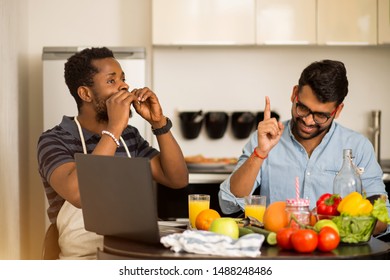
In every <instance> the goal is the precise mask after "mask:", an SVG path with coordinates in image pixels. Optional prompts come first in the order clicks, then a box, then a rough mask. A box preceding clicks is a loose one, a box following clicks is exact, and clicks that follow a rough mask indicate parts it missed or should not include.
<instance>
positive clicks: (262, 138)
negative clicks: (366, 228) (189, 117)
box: [219, 60, 390, 234]
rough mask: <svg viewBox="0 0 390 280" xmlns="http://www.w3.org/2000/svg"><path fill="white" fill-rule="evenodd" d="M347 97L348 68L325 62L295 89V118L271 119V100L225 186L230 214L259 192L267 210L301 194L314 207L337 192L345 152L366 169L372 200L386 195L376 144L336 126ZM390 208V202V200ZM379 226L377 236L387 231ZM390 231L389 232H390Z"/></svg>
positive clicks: (224, 207) (222, 189) (224, 204)
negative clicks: (251, 195) (351, 154)
mask: <svg viewBox="0 0 390 280" xmlns="http://www.w3.org/2000/svg"><path fill="white" fill-rule="evenodd" d="M347 93H348V79H347V74H346V69H345V66H344V64H343V63H342V62H340V61H333V60H323V61H318V62H314V63H312V64H310V65H309V66H307V67H306V68H305V69H304V70H303V72H302V74H301V77H300V79H299V83H298V85H296V86H294V87H293V90H292V94H291V98H290V100H291V103H292V104H291V119H290V120H288V121H285V122H283V123H282V122H278V121H277V120H276V119H275V118H271V105H270V99H269V97H266V105H265V110H264V120H263V121H261V122H259V124H258V126H257V131H256V132H254V133H253V134H252V135H251V137H250V140H249V142H248V143H247V144H246V145H245V146H244V148H243V153H242V155H241V156H240V158H239V161H238V164H237V166H236V168H235V170H234V171H233V173H232V174H231V175H230V176H229V177H228V178H227V179H226V180H225V181H224V182H223V183H222V184H221V186H220V191H219V202H220V206H221V209H222V211H223V212H224V213H225V214H232V213H235V212H237V211H239V210H242V209H243V208H244V199H243V198H244V197H245V196H247V195H250V194H253V193H254V192H255V191H257V189H258V188H259V189H260V194H261V195H265V196H266V197H267V205H269V204H270V203H272V202H275V201H285V200H286V199H288V198H295V196H296V188H295V185H296V182H295V178H296V177H299V191H300V195H301V197H303V198H309V200H310V208H311V209H312V208H314V207H315V203H316V201H317V200H318V198H319V197H320V196H321V195H322V194H324V193H332V192H333V180H334V178H335V176H336V174H337V172H338V171H339V170H340V169H341V166H342V162H343V149H352V152H353V154H354V163H355V164H356V165H357V166H358V167H359V168H361V170H364V172H363V174H362V175H361V178H362V185H363V189H364V191H365V192H366V193H367V196H373V195H378V194H387V193H386V191H385V185H384V183H383V181H382V175H383V174H382V170H381V167H380V165H379V164H378V162H377V160H376V157H375V153H374V149H373V147H372V144H371V142H370V141H369V140H368V139H367V138H366V137H364V136H363V135H361V134H359V133H357V132H354V131H352V130H350V129H348V128H345V127H343V126H341V125H340V124H338V123H336V122H334V119H337V118H338V117H339V115H340V113H341V111H342V110H343V107H344V103H343V101H344V98H345V97H346V96H347ZM387 207H388V209H390V207H389V202H388V201H387ZM386 228H387V226H386V224H383V223H380V222H378V223H377V227H376V229H375V231H374V234H379V233H382V232H385V231H386ZM388 231H390V230H388Z"/></svg>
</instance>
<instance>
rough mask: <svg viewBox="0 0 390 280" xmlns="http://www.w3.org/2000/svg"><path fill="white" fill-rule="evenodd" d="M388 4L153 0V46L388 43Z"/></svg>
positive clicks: (380, 0)
mask: <svg viewBox="0 0 390 280" xmlns="http://www.w3.org/2000/svg"><path fill="white" fill-rule="evenodd" d="M389 2H390V0H152V42H153V45H161V46H169V45H172V46H185V45H216V46H217V45H377V44H390V4H389Z"/></svg>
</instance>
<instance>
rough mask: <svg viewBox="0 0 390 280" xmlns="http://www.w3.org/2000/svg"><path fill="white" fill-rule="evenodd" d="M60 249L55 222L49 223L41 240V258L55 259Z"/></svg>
mask: <svg viewBox="0 0 390 280" xmlns="http://www.w3.org/2000/svg"><path fill="white" fill-rule="evenodd" d="M60 252H61V249H60V246H59V244H58V229H57V225H56V224H50V226H49V227H48V228H47V230H46V234H45V239H44V240H43V247H42V259H43V260H57V259H58V258H59V255H60Z"/></svg>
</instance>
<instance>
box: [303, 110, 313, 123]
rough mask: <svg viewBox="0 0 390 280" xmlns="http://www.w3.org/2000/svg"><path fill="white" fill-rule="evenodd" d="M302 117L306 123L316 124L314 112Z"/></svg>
mask: <svg viewBox="0 0 390 280" xmlns="http://www.w3.org/2000/svg"><path fill="white" fill-rule="evenodd" d="M302 119H303V120H304V122H305V124H306V125H314V124H316V122H315V121H314V116H313V114H312V113H310V114H309V115H307V116H306V117H303V118H302Z"/></svg>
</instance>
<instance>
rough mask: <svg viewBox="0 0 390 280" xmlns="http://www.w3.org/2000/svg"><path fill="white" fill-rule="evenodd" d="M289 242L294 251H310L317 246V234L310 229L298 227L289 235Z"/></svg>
mask: <svg viewBox="0 0 390 280" xmlns="http://www.w3.org/2000/svg"><path fill="white" fill-rule="evenodd" d="M291 243H292V245H293V248H294V250H295V251H298V252H300V253H311V252H313V251H314V250H315V249H316V248H317V244H318V235H317V233H316V232H315V231H314V230H312V229H298V230H296V231H295V232H294V233H293V234H292V235H291Z"/></svg>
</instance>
